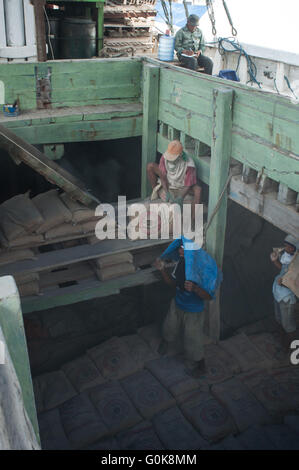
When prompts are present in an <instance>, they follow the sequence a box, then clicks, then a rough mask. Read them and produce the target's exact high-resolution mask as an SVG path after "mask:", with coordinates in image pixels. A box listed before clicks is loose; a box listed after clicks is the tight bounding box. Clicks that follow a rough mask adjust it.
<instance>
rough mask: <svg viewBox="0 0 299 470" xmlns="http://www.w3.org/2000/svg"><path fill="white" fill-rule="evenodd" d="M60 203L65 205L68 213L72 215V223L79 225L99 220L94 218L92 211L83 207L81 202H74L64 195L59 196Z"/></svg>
mask: <svg viewBox="0 0 299 470" xmlns="http://www.w3.org/2000/svg"><path fill="white" fill-rule="evenodd" d="M59 197H60V199H61V201H62V202H63V203H64V204H65V205H66V207H67V208H68V209H69V211H70V212H71V213H72V223H73V224H80V223H83V222H88V221H90V220H99V217H96V216H95V211H94V209H90V208H89V207H86V206H84V205H83V204H81V202H78V201H75V200H73V199H71V198H70V196H69V195H68V194H66V193H63V194H60V196H59Z"/></svg>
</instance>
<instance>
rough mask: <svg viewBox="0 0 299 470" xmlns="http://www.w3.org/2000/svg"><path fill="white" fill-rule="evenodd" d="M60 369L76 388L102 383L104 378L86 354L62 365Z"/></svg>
mask: <svg viewBox="0 0 299 470" xmlns="http://www.w3.org/2000/svg"><path fill="white" fill-rule="evenodd" d="M62 370H63V372H64V373H65V375H66V376H67V378H68V379H69V381H70V382H71V384H72V385H73V387H74V388H75V389H76V390H77V392H82V391H83V390H85V389H87V388H91V387H95V386H96V385H100V384H102V383H103V382H104V381H105V379H104V377H103V376H102V375H101V373H100V371H99V370H98V369H97V368H96V366H95V364H94V362H93V361H92V360H91V359H90V358H89V357H88V356H82V357H79V358H78V359H75V360H74V361H71V362H68V363H66V364H64V365H63V366H62Z"/></svg>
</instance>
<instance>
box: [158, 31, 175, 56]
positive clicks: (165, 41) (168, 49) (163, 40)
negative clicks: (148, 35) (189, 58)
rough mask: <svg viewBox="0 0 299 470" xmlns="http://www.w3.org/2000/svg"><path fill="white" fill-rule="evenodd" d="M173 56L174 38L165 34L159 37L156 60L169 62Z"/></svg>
mask: <svg viewBox="0 0 299 470" xmlns="http://www.w3.org/2000/svg"><path fill="white" fill-rule="evenodd" d="M173 56H174V37H173V36H169V35H167V34H165V35H164V36H161V37H160V40H159V49H158V59H159V60H163V61H165V62H171V61H172V60H173Z"/></svg>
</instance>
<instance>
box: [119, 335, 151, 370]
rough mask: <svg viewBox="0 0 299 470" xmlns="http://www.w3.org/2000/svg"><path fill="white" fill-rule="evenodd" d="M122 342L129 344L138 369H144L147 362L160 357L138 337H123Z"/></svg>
mask: <svg viewBox="0 0 299 470" xmlns="http://www.w3.org/2000/svg"><path fill="white" fill-rule="evenodd" d="M122 340H123V341H124V342H125V343H126V344H127V346H128V348H129V351H130V354H131V356H132V358H133V360H134V361H135V363H136V365H137V367H138V369H143V367H144V364H145V363H146V362H148V361H151V360H153V359H157V358H158V357H159V356H158V354H156V353H154V352H153V351H152V350H151V349H150V348H149V347H148V345H147V344H146V342H145V341H143V339H142V338H140V336H138V335H130V336H122Z"/></svg>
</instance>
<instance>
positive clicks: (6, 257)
mask: <svg viewBox="0 0 299 470" xmlns="http://www.w3.org/2000/svg"><path fill="white" fill-rule="evenodd" d="M24 259H36V255H35V254H34V252H33V251H32V250H30V249H29V248H28V249H26V250H13V251H6V252H2V253H0V266H3V265H5V264H10V263H16V262H17V261H21V260H24Z"/></svg>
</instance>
